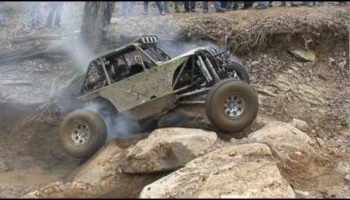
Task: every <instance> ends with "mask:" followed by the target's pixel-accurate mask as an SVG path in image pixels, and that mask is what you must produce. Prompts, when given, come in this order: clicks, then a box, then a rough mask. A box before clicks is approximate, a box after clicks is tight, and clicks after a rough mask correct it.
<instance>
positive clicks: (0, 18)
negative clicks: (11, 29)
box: [0, 3, 6, 27]
mask: <svg viewBox="0 0 350 200" xmlns="http://www.w3.org/2000/svg"><path fill="white" fill-rule="evenodd" d="M5 24H6V21H5V9H4V7H3V5H2V3H0V27H2V26H5Z"/></svg>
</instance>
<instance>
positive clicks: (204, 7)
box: [203, 1, 209, 13]
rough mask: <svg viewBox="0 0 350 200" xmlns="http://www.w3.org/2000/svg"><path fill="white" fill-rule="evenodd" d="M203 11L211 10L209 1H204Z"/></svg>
mask: <svg viewBox="0 0 350 200" xmlns="http://www.w3.org/2000/svg"><path fill="white" fill-rule="evenodd" d="M203 11H204V12H205V13H207V12H209V1H203Z"/></svg>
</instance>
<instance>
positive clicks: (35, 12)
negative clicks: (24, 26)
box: [30, 1, 42, 27]
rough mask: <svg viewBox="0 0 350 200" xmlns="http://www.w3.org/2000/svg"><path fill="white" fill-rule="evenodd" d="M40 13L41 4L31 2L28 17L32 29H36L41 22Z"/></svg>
mask: <svg viewBox="0 0 350 200" xmlns="http://www.w3.org/2000/svg"><path fill="white" fill-rule="evenodd" d="M41 11H42V3H41V2H38V1H36V2H33V3H32V5H31V7H30V17H31V22H32V27H38V26H39V25H40V22H41V17H42V16H41Z"/></svg>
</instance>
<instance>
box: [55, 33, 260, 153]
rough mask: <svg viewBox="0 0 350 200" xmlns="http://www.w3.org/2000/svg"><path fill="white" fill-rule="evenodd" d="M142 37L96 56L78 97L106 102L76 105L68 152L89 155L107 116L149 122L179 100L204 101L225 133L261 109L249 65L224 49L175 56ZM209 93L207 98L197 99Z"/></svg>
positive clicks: (64, 131) (63, 134) (65, 140)
mask: <svg viewBox="0 0 350 200" xmlns="http://www.w3.org/2000/svg"><path fill="white" fill-rule="evenodd" d="M157 42H158V38H157V36H153V35H143V36H140V37H138V38H137V39H136V40H134V41H133V42H131V43H130V44H128V45H126V46H123V47H121V48H119V49H116V50H113V51H111V52H108V53H104V54H103V55H100V56H97V58H95V59H92V61H91V62H90V63H89V66H88V69H87V72H86V74H85V75H84V76H83V77H82V79H81V82H82V86H81V88H80V93H79V97H78V99H79V100H81V101H84V102H97V103H98V104H99V105H102V108H101V109H100V110H99V111H98V112H93V111H90V110H88V109H77V110H75V111H73V112H71V113H69V114H68V115H67V116H66V117H65V119H64V120H63V122H62V124H61V127H60V141H61V143H62V146H63V148H64V150H65V151H66V152H67V153H68V154H70V155H71V156H74V157H88V156H90V155H91V154H93V153H94V152H95V151H97V150H98V149H99V148H100V147H101V146H102V145H103V144H104V142H105V140H106V137H107V128H106V127H107V124H106V120H104V119H106V116H114V117H115V116H119V115H123V116H128V117H130V118H132V119H135V120H145V119H148V118H150V117H152V116H153V117H154V116H162V115H164V114H165V113H167V112H168V111H169V110H171V109H173V108H174V107H175V106H177V105H179V104H202V105H203V106H205V110H206V113H207V117H208V119H209V120H210V122H211V123H212V125H213V126H214V127H215V128H216V129H218V130H220V131H223V132H235V131H239V130H241V129H243V128H245V127H247V126H248V125H249V124H250V123H251V122H252V121H253V120H254V118H255V117H256V114H257V112H258V98H257V95H256V93H255V91H254V90H253V89H252V88H251V86H250V85H249V83H250V82H249V74H248V72H247V69H246V68H245V67H244V66H243V65H242V64H241V62H240V61H239V60H238V59H235V58H234V57H232V56H229V51H228V49H229V47H228V39H227V37H226V40H225V49H224V51H222V52H218V50H217V49H215V48H213V47H201V48H196V49H193V50H191V51H189V52H186V53H184V54H182V55H179V56H177V57H174V58H171V57H170V56H169V55H168V54H166V53H165V52H164V51H163V50H162V49H161V48H159V47H158V46H157ZM205 94H207V95H206V99H205V100H196V97H198V96H203V95H205Z"/></svg>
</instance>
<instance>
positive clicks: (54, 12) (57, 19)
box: [47, 2, 63, 27]
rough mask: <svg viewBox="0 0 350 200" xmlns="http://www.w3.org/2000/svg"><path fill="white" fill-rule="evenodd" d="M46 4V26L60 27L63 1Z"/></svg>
mask: <svg viewBox="0 0 350 200" xmlns="http://www.w3.org/2000/svg"><path fill="white" fill-rule="evenodd" d="M48 6H49V15H48V16H47V26H48V27H54V26H55V27H60V26H61V13H62V8H63V2H49V3H48Z"/></svg>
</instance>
